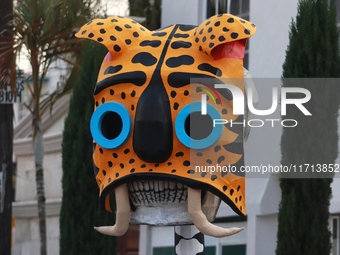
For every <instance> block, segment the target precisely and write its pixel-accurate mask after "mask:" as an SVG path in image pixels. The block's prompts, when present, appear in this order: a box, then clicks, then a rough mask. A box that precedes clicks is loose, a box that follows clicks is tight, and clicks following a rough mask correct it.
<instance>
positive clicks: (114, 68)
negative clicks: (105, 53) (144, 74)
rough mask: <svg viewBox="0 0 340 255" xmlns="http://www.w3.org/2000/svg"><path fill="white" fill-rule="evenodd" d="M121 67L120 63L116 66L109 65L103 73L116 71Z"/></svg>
mask: <svg viewBox="0 0 340 255" xmlns="http://www.w3.org/2000/svg"><path fill="white" fill-rule="evenodd" d="M122 68H123V66H122V65H118V66H109V67H108V68H106V70H105V71H104V75H107V74H114V73H118V72H119V71H120V70H122Z"/></svg>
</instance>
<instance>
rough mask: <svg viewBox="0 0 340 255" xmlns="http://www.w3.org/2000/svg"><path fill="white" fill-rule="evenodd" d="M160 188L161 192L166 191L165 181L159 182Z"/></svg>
mask: <svg viewBox="0 0 340 255" xmlns="http://www.w3.org/2000/svg"><path fill="white" fill-rule="evenodd" d="M158 187H159V190H160V191H163V190H164V181H159V182H158Z"/></svg>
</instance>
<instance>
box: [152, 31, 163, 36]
mask: <svg viewBox="0 0 340 255" xmlns="http://www.w3.org/2000/svg"><path fill="white" fill-rule="evenodd" d="M166 35H167V33H166V32H161V33H153V34H152V36H158V37H163V36H166Z"/></svg>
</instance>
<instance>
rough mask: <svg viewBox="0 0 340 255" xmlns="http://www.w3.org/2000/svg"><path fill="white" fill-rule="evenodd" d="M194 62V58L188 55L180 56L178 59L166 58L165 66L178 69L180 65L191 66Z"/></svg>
mask: <svg viewBox="0 0 340 255" xmlns="http://www.w3.org/2000/svg"><path fill="white" fill-rule="evenodd" d="M194 62H195V60H194V58H193V57H192V56H189V55H182V56H179V57H172V58H168V59H167V61H166V62H165V64H166V65H167V66H168V67H170V68H174V67H179V66H181V65H192V64H193V63H194Z"/></svg>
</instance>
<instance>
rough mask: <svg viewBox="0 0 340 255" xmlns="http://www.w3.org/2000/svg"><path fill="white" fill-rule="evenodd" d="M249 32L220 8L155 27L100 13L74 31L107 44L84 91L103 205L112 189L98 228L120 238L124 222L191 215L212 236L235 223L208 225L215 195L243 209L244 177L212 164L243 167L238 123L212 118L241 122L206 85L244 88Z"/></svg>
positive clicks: (175, 220)
mask: <svg viewBox="0 0 340 255" xmlns="http://www.w3.org/2000/svg"><path fill="white" fill-rule="evenodd" d="M255 30H256V26H255V25H254V24H253V23H250V22H248V21H246V20H243V19H241V18H238V17H236V16H233V15H229V14H223V15H222V14H220V15H216V16H213V17H211V18H209V19H207V20H206V21H204V22H203V23H202V24H201V25H200V26H198V27H196V26H188V25H172V26H169V27H166V28H163V29H159V30H157V31H149V30H148V29H146V28H145V27H143V26H141V25H140V24H138V23H137V22H135V21H133V20H132V19H129V18H124V17H108V18H105V19H95V20H92V21H90V22H89V23H87V24H86V25H84V26H83V27H82V28H81V29H80V31H79V32H78V33H77V34H76V36H77V37H80V38H88V39H91V40H94V41H97V42H99V43H101V44H103V45H105V46H106V47H107V49H108V51H109V52H108V53H107V55H106V57H105V59H104V61H103V63H102V66H101V69H100V72H99V76H98V81H97V84H96V87H95V91H94V100H95V109H94V113H93V116H92V119H91V132H92V136H93V139H94V153H93V160H94V168H95V175H96V181H97V183H98V186H99V189H100V199H101V201H102V204H103V205H104V206H105V208H106V209H107V210H109V211H110V206H109V199H108V194H109V193H110V191H112V190H113V189H114V190H115V195H116V203H117V216H116V217H117V219H116V225H115V226H113V227H102V228H98V230H99V231H100V232H103V233H105V234H111V235H121V234H123V233H125V231H126V230H127V227H128V224H129V221H130V222H132V223H139V224H143V223H146V224H154V225H178V224H188V223H192V222H193V223H194V224H195V225H196V226H197V227H198V229H199V230H200V231H201V232H202V233H204V234H208V235H212V236H225V235H229V234H232V233H235V232H238V231H239V230H240V229H231V230H230V229H229V230H225V229H222V228H219V227H217V226H214V225H212V224H211V223H209V221H212V220H213V219H214V217H215V215H216V211H217V209H218V206H219V202H220V199H222V200H223V201H224V202H226V203H227V204H228V205H229V206H230V207H231V208H232V209H233V210H234V211H235V212H236V213H238V214H239V215H245V180H244V176H242V174H239V173H237V172H235V171H233V172H232V171H218V170H219V169H218V167H219V166H220V167H223V166H225V167H226V166H234V167H239V166H240V165H242V164H243V131H242V129H243V127H242V126H241V125H238V126H241V127H235V126H230V125H229V124H225V125H213V124H214V123H213V119H229V120H232V121H241V122H242V118H243V116H237V115H233V98H232V95H231V93H230V91H228V90H225V89H224V90H215V89H214V84H224V83H226V80H225V79H231V78H241V79H237V82H236V81H234V82H233V81H230V80H228V82H229V83H230V82H232V83H233V85H234V86H236V87H238V88H239V89H240V90H241V91H243V90H244V87H243V86H244V85H243V81H242V78H243V57H244V50H245V45H246V40H247V38H249V37H250V36H252V35H253V34H254V33H255ZM240 81H241V82H240ZM202 95H205V96H202ZM202 98H203V99H204V100H206V104H205V108H206V109H205V111H206V113H205V114H202V112H201V110H202V102H201V100H202ZM197 130H198V131H197ZM197 166H199V167H197ZM204 166H205V167H207V166H208V167H209V166H210V169H212V168H211V167H212V166H214V167H217V169H216V171H215V172H213V171H207V170H206V168H205V169H203V168H204ZM224 169H226V168H224ZM202 210H203V212H202ZM130 212H131V213H130ZM207 218H208V219H207Z"/></svg>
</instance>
